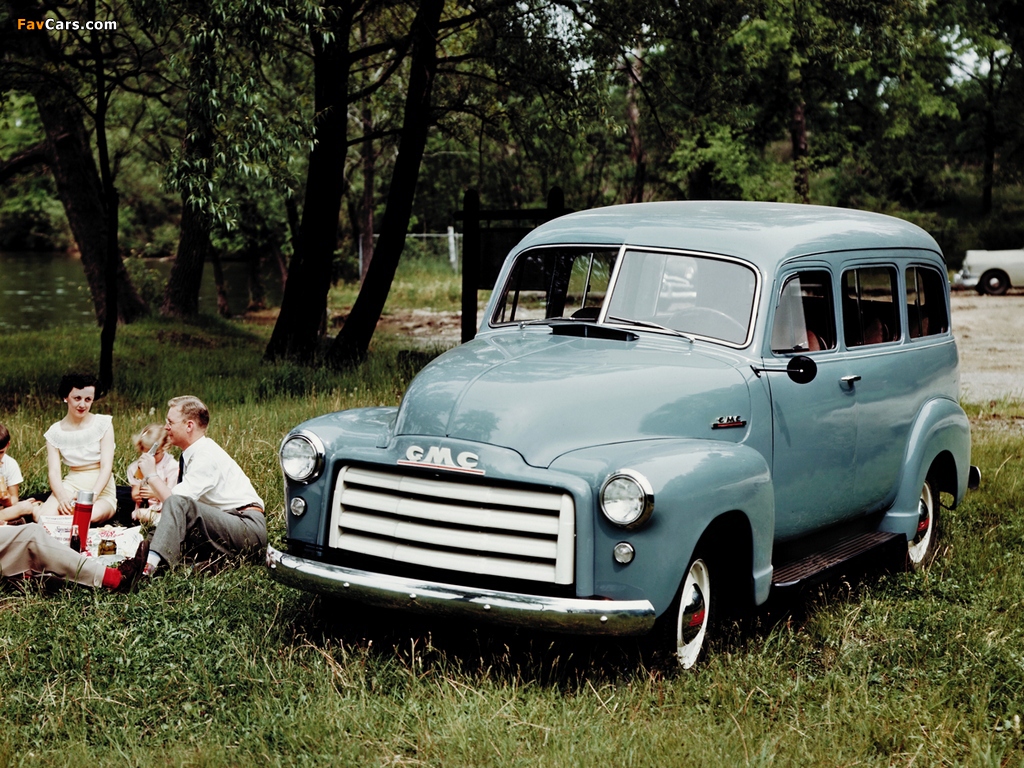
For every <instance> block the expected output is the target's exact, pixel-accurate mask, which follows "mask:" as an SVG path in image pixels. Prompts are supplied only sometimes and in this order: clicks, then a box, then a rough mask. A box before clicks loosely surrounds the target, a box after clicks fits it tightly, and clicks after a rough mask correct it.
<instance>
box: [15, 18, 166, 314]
mask: <svg viewBox="0 0 1024 768" xmlns="http://www.w3.org/2000/svg"><path fill="white" fill-rule="evenodd" d="M10 7H11V9H12V11H13V12H14V13H13V15H12V18H14V17H17V16H24V17H25V18H38V16H39V8H38V7H37V6H35V5H34V4H30V3H24V2H12V3H11V4H10ZM8 42H10V43H11V44H12V45H13V46H15V48H16V51H17V53H19V54H21V55H23V56H25V57H26V58H27V59H29V60H31V61H34V62H38V64H39V66H41V67H42V66H50V67H52V68H54V71H55V77H54V78H49V77H32V78H26V79H25V80H24V82H23V87H24V88H25V89H26V90H27V91H29V92H30V93H31V94H32V97H33V98H34V99H35V102H36V108H37V109H38V110H39V117H40V119H41V121H42V123H43V130H44V131H45V132H46V145H47V152H46V154H47V162H48V165H49V167H50V171H51V173H52V174H53V179H54V182H55V184H56V187H57V196H58V197H59V198H60V201H61V203H62V204H63V206H64V213H65V215H66V216H67V219H68V224H69V226H70V227H71V233H72V235H73V236H74V238H75V243H76V244H77V245H78V251H79V253H80V254H81V258H82V267H83V270H84V271H85V279H86V282H87V283H88V285H89V293H90V295H91V296H92V302H93V308H94V309H95V311H96V319H97V321H98V322H99V323H100V324H102V323H103V321H104V319H105V318H106V316H107V311H106V307H107V303H108V300H107V267H108V258H107V257H108V254H109V253H110V237H109V235H108V229H109V223H108V222H109V221H110V218H111V217H110V216H108V208H109V207H110V204H109V201H108V200H106V199H105V190H104V185H103V182H102V181H101V180H100V175H99V171H98V170H97V168H96V161H95V159H94V158H93V154H92V147H91V145H90V140H89V133H88V131H87V130H86V127H85V119H84V117H83V115H82V111H81V109H80V108H79V107H78V106H77V105H76V104H75V102H74V99H73V97H72V96H71V95H70V94H68V93H67V92H66V91H65V90H64V89H63V88H62V87H61V85H60V84H61V83H62V82H63V81H61V80H60V77H61V75H62V74H64V73H63V64H62V62H61V61H60V58H61V57H60V55H59V54H58V53H57V52H56V51H55V50H54V48H53V45H52V44H51V36H50V35H47V34H38V35H35V34H17V35H9V36H8ZM101 98H102V96H101ZM114 215H115V217H116V212H115V214H114ZM114 236H115V238H116V233H115V234H114ZM115 247H116V240H115ZM115 258H116V263H114V264H110V266H111V267H112V269H113V270H114V279H115V283H116V296H117V300H116V301H117V306H116V308H115V312H114V313H113V315H114V317H116V318H117V319H118V320H120V321H121V322H126V323H129V322H131V321H133V320H136V319H138V318H139V317H142V316H144V315H145V314H146V313H147V312H148V308H147V306H146V303H145V302H144V301H143V300H142V298H141V297H140V296H139V294H138V292H137V291H136V290H135V287H134V286H133V285H132V281H131V278H129V277H128V272H127V270H126V269H125V268H124V264H123V262H122V261H121V258H120V254H115Z"/></svg>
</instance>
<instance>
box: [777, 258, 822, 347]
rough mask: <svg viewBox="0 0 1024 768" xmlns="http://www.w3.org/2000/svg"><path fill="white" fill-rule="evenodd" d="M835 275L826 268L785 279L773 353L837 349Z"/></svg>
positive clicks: (778, 309)
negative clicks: (833, 300)
mask: <svg viewBox="0 0 1024 768" xmlns="http://www.w3.org/2000/svg"><path fill="white" fill-rule="evenodd" d="M834 306H835V305H834V304H833V302H832V276H831V275H830V274H829V273H828V272H825V271H823V270H808V271H807V272H798V273H797V274H795V275H791V276H789V277H788V278H786V282H785V284H784V285H783V286H782V293H780V294H779V306H778V308H777V309H776V311H775V322H774V325H773V326H772V352H816V351H818V350H822V349H835V348H836V322H835V310H834Z"/></svg>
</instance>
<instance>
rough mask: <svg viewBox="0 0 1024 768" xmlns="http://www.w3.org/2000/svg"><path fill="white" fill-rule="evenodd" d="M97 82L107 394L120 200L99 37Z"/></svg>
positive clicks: (103, 385) (102, 378) (92, 40)
mask: <svg viewBox="0 0 1024 768" xmlns="http://www.w3.org/2000/svg"><path fill="white" fill-rule="evenodd" d="M88 13H89V17H90V18H91V19H94V20H95V18H96V3H95V0H89V3H88ZM89 47H90V49H91V52H92V55H93V60H94V67H95V78H96V112H95V116H94V119H95V123H96V126H95V127H96V150H97V154H98V155H99V161H100V168H99V170H100V183H101V184H102V186H103V200H104V202H105V203H106V209H107V242H106V258H105V259H104V270H103V275H104V281H103V282H104V305H105V306H104V314H103V331H102V332H101V333H100V365H99V368H100V370H99V382H100V390H101V392H108V391H109V390H110V389H111V387H113V385H114V341H115V340H116V338H117V268H118V266H119V265H120V266H123V264H122V262H121V254H120V252H119V251H118V247H117V229H118V226H117V225H118V216H117V213H118V208H119V207H120V205H119V198H118V194H117V188H116V187H115V186H114V173H113V169H112V168H111V163H110V147H109V146H108V144H107V106H108V101H107V99H108V97H109V92H108V90H107V72H106V66H107V62H106V56H105V55H104V53H103V45H102V44H101V43H100V41H99V38H98V33H97V32H95V31H93V32H92V34H91V35H90V36H89Z"/></svg>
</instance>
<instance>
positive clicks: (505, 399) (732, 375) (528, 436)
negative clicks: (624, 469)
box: [394, 329, 750, 467]
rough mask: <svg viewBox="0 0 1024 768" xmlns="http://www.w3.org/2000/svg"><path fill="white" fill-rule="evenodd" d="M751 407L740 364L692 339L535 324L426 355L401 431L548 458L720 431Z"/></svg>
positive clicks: (530, 459) (530, 458)
mask: <svg viewBox="0 0 1024 768" xmlns="http://www.w3.org/2000/svg"><path fill="white" fill-rule="evenodd" d="M749 414H750V395H749V392H748V390H747V384H746V381H745V379H744V377H743V375H742V374H741V373H740V371H739V370H737V369H736V368H735V367H733V366H732V365H729V364H728V363H727V362H725V361H724V360H723V359H722V358H721V357H719V356H717V355H716V354H714V353H712V352H708V351H706V350H704V351H702V350H701V349H700V347H699V346H697V347H696V348H695V347H694V345H691V344H689V343H688V342H686V341H684V340H681V339H662V338H651V337H649V336H647V335H644V336H642V337H641V338H640V339H639V340H636V341H619V340H605V339H593V338H574V337H566V336H555V335H551V334H550V333H547V332H546V329H529V330H526V331H519V332H514V333H508V334H497V335H493V336H488V337H484V338H481V339H477V340H475V341H472V342H469V343H468V344H465V345H463V346H461V347H456V348H455V349H453V350H450V351H449V352H446V353H445V354H444V355H442V356H441V357H439V358H438V359H437V360H435V361H434V362H432V363H431V364H430V365H428V366H427V367H426V368H425V369H424V370H423V371H422V372H421V373H420V374H419V375H418V376H417V377H416V378H415V379H414V380H413V382H412V383H411V384H410V385H409V388H408V390H407V391H406V394H405V397H404V399H403V400H402V405H401V407H400V408H399V412H398V419H397V421H396V424H395V432H394V434H395V435H398V436H401V435H431V436H437V437H450V438H458V439H464V440H471V441H475V442H480V443H487V444H490V445H497V446H502V447H505V448H511V449H512V450H514V451H517V452H518V453H519V454H520V455H521V456H523V458H524V459H525V460H526V462H527V463H528V464H531V465H533V466H538V467H546V466H548V465H549V464H550V463H551V462H552V461H553V460H554V459H555V458H557V457H558V456H560V455H562V454H564V453H566V452H568V451H572V450H576V449H578V448H585V447H589V446H594V445H605V444H609V443H621V442H627V441H631V440H645V439H656V438H678V437H697V438H712V437H714V438H720V437H722V436H723V435H722V431H716V432H714V433H713V432H712V430H711V424H712V423H714V422H716V421H718V420H719V419H720V418H721V417H723V416H737V415H738V416H741V417H742V419H743V420H744V421H746V420H747V419H748V418H749ZM727 431H728V432H730V433H733V434H731V435H729V437H730V438H732V439H738V438H739V437H740V434H736V433H743V432H745V430H727Z"/></svg>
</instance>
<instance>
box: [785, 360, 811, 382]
mask: <svg viewBox="0 0 1024 768" xmlns="http://www.w3.org/2000/svg"><path fill="white" fill-rule="evenodd" d="M786 373H788V374H789V378H790V379H792V380H793V381H794V382H795V383H797V384H807V383H809V382H812V381H814V377H815V376H817V375H818V364H817V363H816V362H814V361H813V360H812V359H811V358H809V357H807V355H797V356H796V357H794V358H791V359H790V361H789V365H787V366H786Z"/></svg>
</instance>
